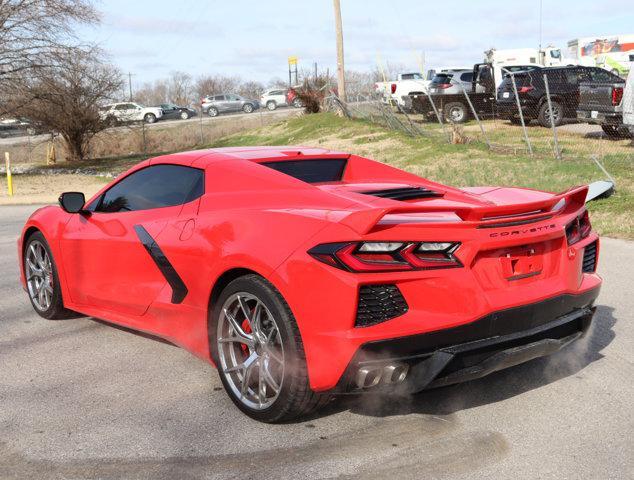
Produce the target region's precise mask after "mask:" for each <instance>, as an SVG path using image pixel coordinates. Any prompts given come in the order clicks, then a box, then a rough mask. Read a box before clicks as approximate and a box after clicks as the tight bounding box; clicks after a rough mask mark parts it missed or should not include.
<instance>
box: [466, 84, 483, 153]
mask: <svg viewBox="0 0 634 480" xmlns="http://www.w3.org/2000/svg"><path fill="white" fill-rule="evenodd" d="M460 88H462V93H464V96H465V98H466V99H467V103H468V104H469V108H471V112H472V113H473V116H474V118H475V119H476V122H478V126H479V127H480V131H481V132H482V136H483V137H484V141H485V142H486V144H487V146H488V147H489V150H491V142H489V137H487V134H486V132H485V131H484V125H482V122H481V121H480V117H478V113H477V112H476V109H475V108H474V107H473V103H471V99H470V98H469V94H468V93H467V91H466V90H465V89H464V87H463V86H462V85H460Z"/></svg>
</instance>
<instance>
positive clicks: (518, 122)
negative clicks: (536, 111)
mask: <svg viewBox="0 0 634 480" xmlns="http://www.w3.org/2000/svg"><path fill="white" fill-rule="evenodd" d="M509 122H511V123H512V124H513V125H521V124H522V119H521V118H520V117H511V118H509Z"/></svg>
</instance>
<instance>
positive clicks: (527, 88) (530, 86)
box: [517, 85, 535, 93]
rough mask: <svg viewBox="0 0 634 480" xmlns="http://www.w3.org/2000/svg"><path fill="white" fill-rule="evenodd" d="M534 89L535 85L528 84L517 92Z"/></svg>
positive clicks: (526, 91)
mask: <svg viewBox="0 0 634 480" xmlns="http://www.w3.org/2000/svg"><path fill="white" fill-rule="evenodd" d="M534 89H535V87H533V86H532V85H528V86H525V87H520V89H519V90H518V91H517V92H518V93H528V92H530V91H531V90H534Z"/></svg>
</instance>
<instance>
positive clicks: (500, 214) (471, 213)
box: [339, 185, 588, 235]
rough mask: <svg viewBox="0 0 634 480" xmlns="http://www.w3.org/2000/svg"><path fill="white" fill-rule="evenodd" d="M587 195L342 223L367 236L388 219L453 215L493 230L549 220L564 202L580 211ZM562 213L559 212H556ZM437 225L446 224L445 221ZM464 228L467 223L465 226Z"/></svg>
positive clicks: (375, 211)
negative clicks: (511, 223)
mask: <svg viewBox="0 0 634 480" xmlns="http://www.w3.org/2000/svg"><path fill="white" fill-rule="evenodd" d="M587 194H588V187H587V186H585V185H584V186H581V187H574V188H571V189H569V190H566V191H565V192H561V193H558V194H555V195H553V196H552V197H550V198H547V199H545V200H539V201H536V202H527V203H518V204H511V205H482V206H466V205H465V206H455V207H453V206H447V205H437V204H436V205H434V204H422V205H417V204H406V205H398V206H394V207H385V208H371V209H366V210H359V211H356V212H353V213H351V214H349V215H347V216H346V217H344V218H343V219H342V220H341V221H340V222H339V223H341V224H342V225H346V226H347V227H350V228H351V229H352V230H354V231H355V232H357V233H359V234H362V235H364V234H366V233H369V232H370V231H372V229H373V228H374V227H375V226H376V225H377V224H378V223H379V222H380V221H381V219H382V218H383V217H385V216H386V215H394V214H413V213H453V214H455V215H456V216H458V217H459V218H460V220H461V221H462V222H465V223H466V222H469V223H470V224H473V225H482V226H491V227H494V226H495V225H496V223H500V221H501V220H504V221H508V220H510V219H512V220H514V221H531V220H532V221H539V220H540V219H542V218H544V219H545V218H549V217H551V216H552V215H553V213H550V212H551V211H552V210H553V207H555V206H556V205H557V204H558V203H559V202H561V201H562V200H565V202H566V203H565V205H562V208H563V207H564V206H565V207H566V210H568V211H574V210H578V209H579V208H581V207H582V206H583V205H584V204H585V202H586V197H587ZM557 211H559V209H557ZM434 223H443V221H442V220H438V221H434ZM462 225H464V223H462Z"/></svg>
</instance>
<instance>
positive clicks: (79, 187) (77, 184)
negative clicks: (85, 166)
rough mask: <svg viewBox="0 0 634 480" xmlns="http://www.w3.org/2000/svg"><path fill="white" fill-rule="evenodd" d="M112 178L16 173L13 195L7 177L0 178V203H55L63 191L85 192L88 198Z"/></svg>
mask: <svg viewBox="0 0 634 480" xmlns="http://www.w3.org/2000/svg"><path fill="white" fill-rule="evenodd" d="M109 180H111V179H109V178H105V177H94V176H88V175H71V174H68V175H64V174H63V175H14V176H13V191H14V195H13V196H12V197H10V196H8V195H7V179H6V177H4V176H2V177H1V179H0V205H29V204H37V203H55V202H57V198H58V197H59V194H60V193H62V192H70V191H77V192H83V193H84V194H85V195H86V198H90V197H91V196H92V195H94V194H95V193H97V191H98V190H99V189H100V188H101V187H103V186H104V185H105V183H106V182H107V181H109Z"/></svg>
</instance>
